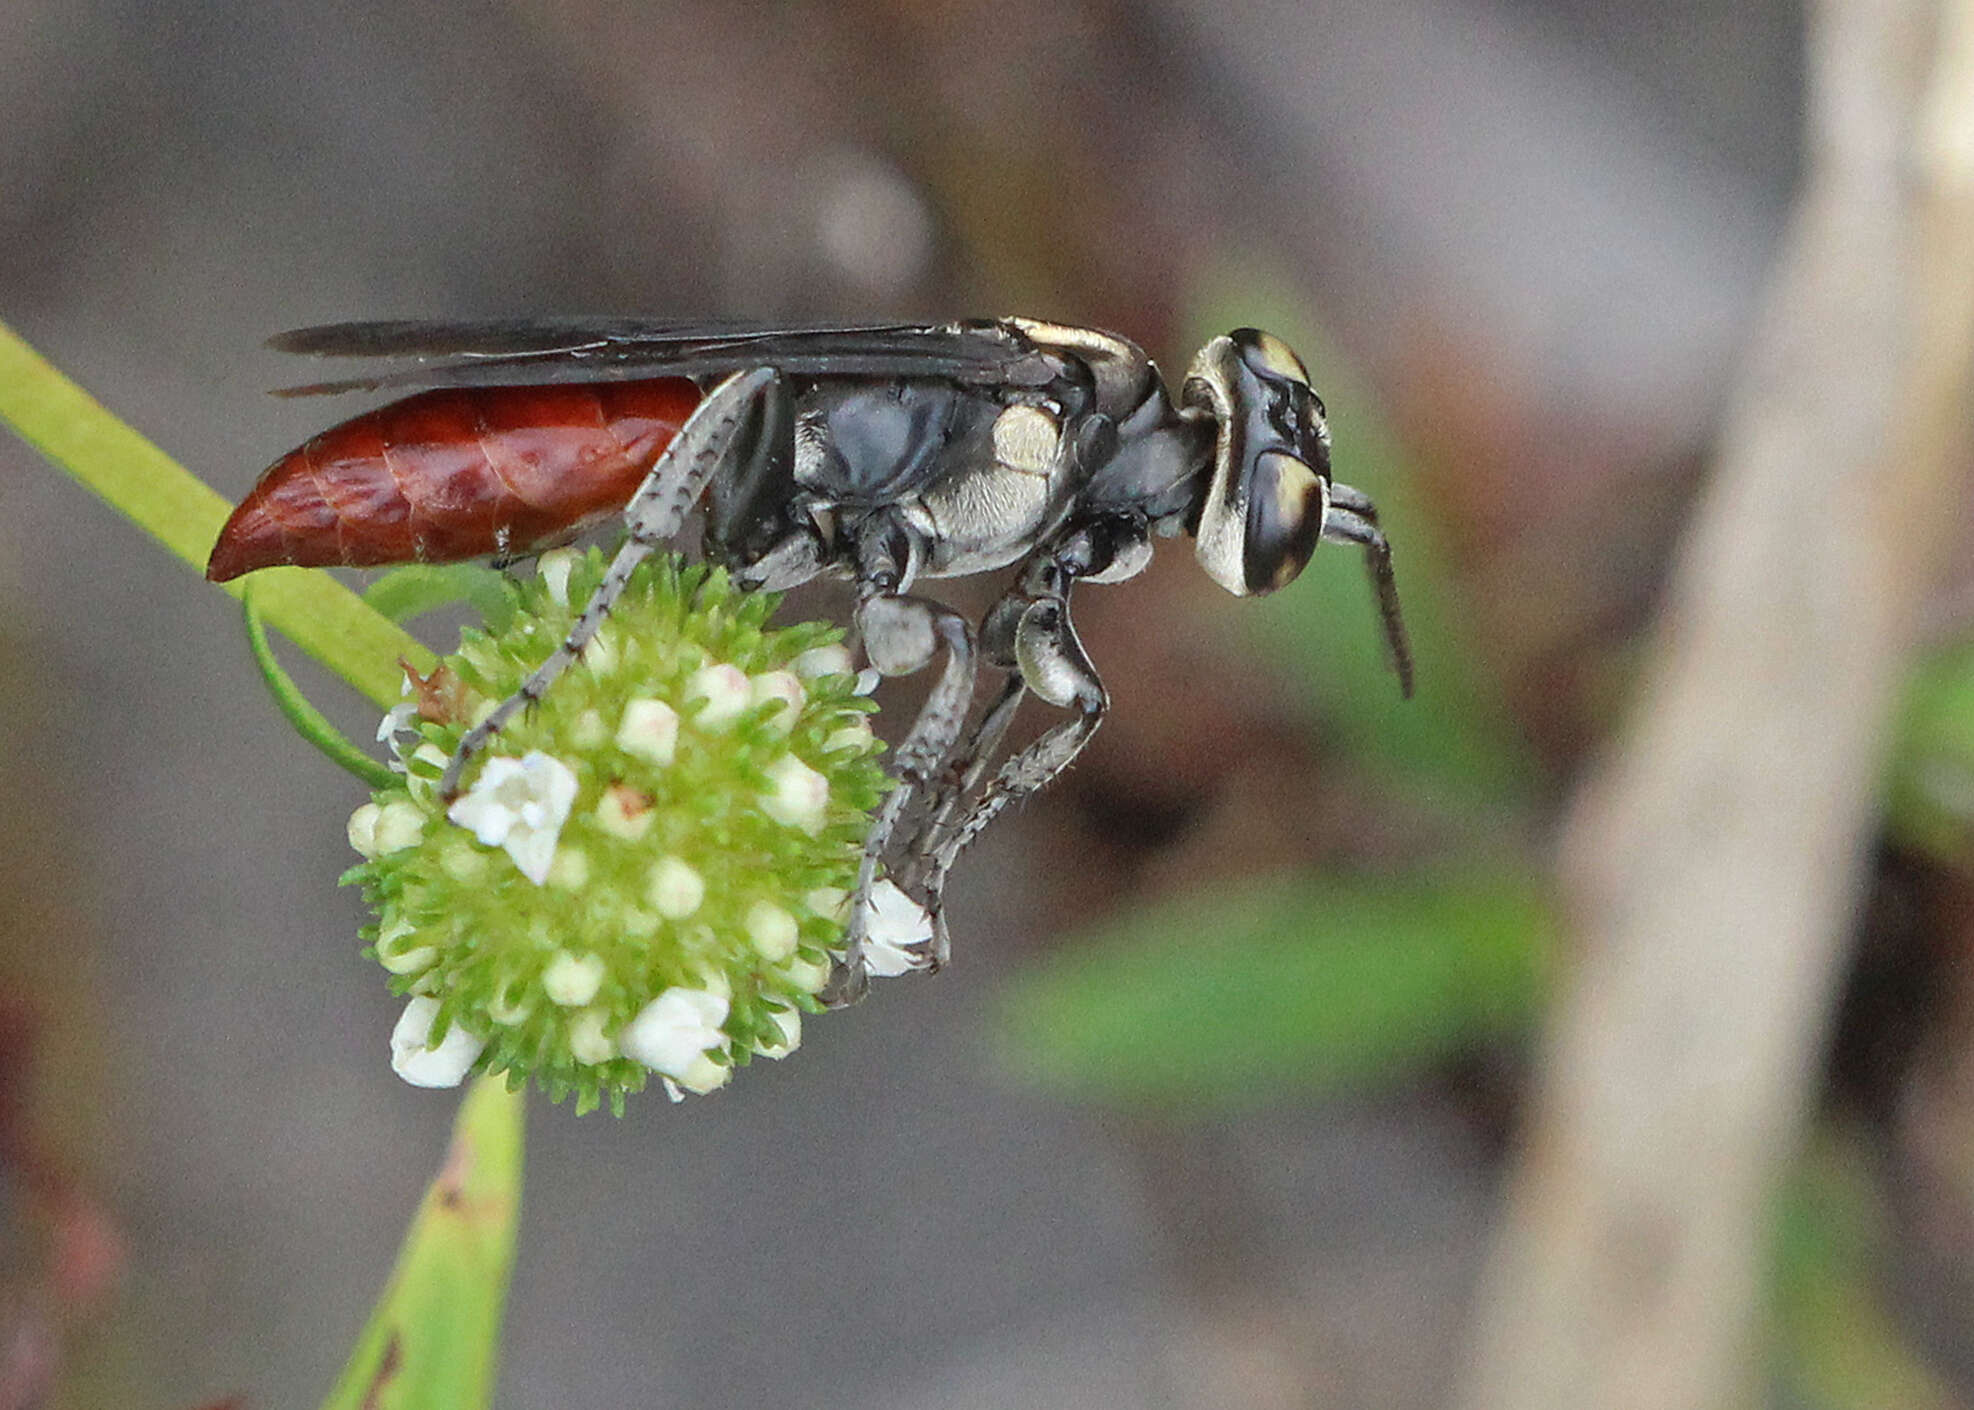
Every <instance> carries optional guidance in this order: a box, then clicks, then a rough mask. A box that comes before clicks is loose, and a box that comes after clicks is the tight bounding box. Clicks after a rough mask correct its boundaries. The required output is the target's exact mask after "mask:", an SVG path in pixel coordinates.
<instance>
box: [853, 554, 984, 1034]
mask: <svg viewBox="0 0 1974 1410" xmlns="http://www.w3.org/2000/svg"><path fill="white" fill-rule="evenodd" d="M875 541H876V540H875V539H873V540H872V541H871V542H875ZM904 547H905V552H904V553H897V552H896V551H895V550H894V548H893V546H892V545H891V544H890V543H888V542H887V543H884V544H882V546H880V547H879V548H877V549H876V550H875V551H872V550H871V549H869V548H868V547H867V546H866V547H864V548H862V549H860V552H859V574H860V586H859V588H858V601H857V612H856V628H857V632H858V635H859V636H860V637H861V638H862V640H863V644H864V652H865V654H866V655H867V656H868V657H869V659H870V662H871V664H872V665H873V666H875V667H876V668H877V669H878V671H880V672H881V673H882V674H884V675H887V676H901V675H910V674H912V673H914V672H916V671H921V670H923V669H925V667H926V666H928V665H930V664H931V662H932V658H933V656H935V655H936V654H937V653H938V651H939V648H940V647H941V646H942V645H943V646H944V647H945V649H946V669H945V670H944V671H943V672H941V673H940V677H939V680H938V682H937V683H936V684H934V686H933V687H932V690H931V692H930V693H929V694H928V695H927V696H926V699H925V704H924V705H923V706H921V707H920V709H919V713H918V718H917V719H915V720H914V721H913V722H912V727H911V729H910V731H909V732H907V734H906V735H905V738H904V739H903V741H901V742H900V743H899V745H898V747H897V749H896V750H895V751H893V753H892V756H891V770H892V772H893V774H894V775H895V776H896V778H897V780H898V781H897V785H896V787H894V788H893V789H892V790H891V792H890V793H889V794H887V795H886V797H885V799H884V806H883V807H882V808H880V809H879V810H878V814H877V817H876V818H875V819H873V820H872V823H871V827H870V831H869V832H868V833H867V834H866V835H865V838H864V849H863V860H862V862H861V863H860V865H859V866H858V869H857V889H856V892H855V894H854V895H853V896H852V897H851V900H850V922H849V926H848V929H847V931H846V934H845V937H844V949H843V958H842V959H841V960H839V961H838V962H837V964H836V965H835V967H834V970H833V972H832V973H831V975H830V980H829V984H828V985H827V986H826V987H825V989H824V990H823V995H822V999H823V1002H824V1003H826V1004H829V1005H832V1006H839V1005H843V1004H849V1003H854V1002H856V1001H857V1000H858V999H860V998H862V997H863V996H864V993H865V992H866V991H867V990H868V989H869V987H870V978H869V974H868V972H867V970H866V967H865V959H864V940H865V935H866V932H867V928H868V926H869V923H870V904H871V893H872V890H873V889H874V888H875V886H876V885H877V868H878V863H879V861H880V860H881V858H882V857H883V855H884V852H885V848H886V847H887V845H888V844H889V842H890V839H891V834H892V832H893V831H894V830H895V829H896V828H897V825H898V820H899V818H900V817H902V816H903V815H904V812H905V809H906V807H907V806H908V805H909V804H910V802H911V800H912V796H913V795H914V794H915V793H916V792H917V791H918V790H920V789H922V788H924V787H925V786H926V785H927V784H929V783H930V782H931V780H932V779H934V778H935V777H936V776H937V775H938V773H939V770H940V768H941V767H942V766H943V765H944V764H945V762H946V757H947V755H949V754H951V753H952V750H953V745H954V743H955V742H956V741H957V740H958V739H959V735H960V729H961V727H962V726H963V725H964V724H965V723H966V713H967V707H968V706H969V705H971V704H972V702H973V689H974V679H975V672H976V660H975V654H974V644H973V629H972V627H970V626H969V625H968V624H967V620H966V618H964V617H962V616H960V614H959V613H957V612H955V611H953V610H952V609H951V608H949V607H945V606H942V605H941V604H939V603H937V602H934V601H932V600H931V599H929V598H924V597H914V596H910V595H908V594H905V593H901V592H899V591H897V590H896V589H897V585H898V584H899V583H901V582H904V581H907V580H909V577H910V574H909V572H908V571H906V567H905V564H904V561H903V559H904V558H905V557H907V556H908V555H909V553H910V546H909V543H908V542H907V543H906V544H905V545H904Z"/></svg>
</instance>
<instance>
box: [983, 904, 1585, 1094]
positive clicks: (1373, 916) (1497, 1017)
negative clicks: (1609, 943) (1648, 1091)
mask: <svg viewBox="0 0 1974 1410" xmlns="http://www.w3.org/2000/svg"><path fill="white" fill-rule="evenodd" d="M1551 932H1552V923H1551V920H1550V917H1549V913H1548V909H1547V905H1546V902H1545V901H1544V899H1543V897H1542V895H1541V893H1540V891H1539V890H1538V889H1537V888H1536V886H1535V885H1534V884H1533V883H1531V882H1529V881H1526V880H1521V879H1517V878H1514V877H1509V876H1504V875H1501V874H1498V873H1490V874H1487V875H1480V876H1472V875H1466V876H1454V877H1445V878H1425V879H1412V880H1406V881H1401V882H1392V881H1379V882H1369V881H1345V880H1336V879H1327V878H1326V879H1316V878H1308V877H1293V878H1287V879H1278V880H1274V881H1249V882H1242V883H1240V884H1239V885H1236V886H1230V887H1227V888H1224V889H1222V890H1220V891H1218V892H1214V893H1207V894H1198V895H1194V896H1191V897H1188V898H1186V899H1185V900H1183V901H1180V902H1176V903H1174V904H1172V905H1169V906H1164V907H1160V908H1157V909H1152V910H1146V911H1144V912H1141V913H1138V914H1136V915H1131V916H1126V917H1124V918H1123V919H1121V920H1119V921H1117V922H1115V923H1114V924H1112V925H1110V926H1108V927H1106V928H1105V929H1104V930H1103V931H1101V932H1100V933H1098V934H1097V935H1096V936H1094V937H1092V938H1090V939H1088V940H1086V941H1082V942H1072V943H1070V944H1068V945H1066V946H1065V947H1064V949H1063V950H1062V951H1060V952H1059V953H1058V954H1057V955H1056V956H1055V957H1054V958H1052V959H1050V960H1049V961H1048V962H1046V963H1045V964H1043V965H1041V966H1039V967H1038V968H1037V969H1035V970H1033V971H1031V972H1030V973H1029V974H1027V975H1025V976H1024V977H1022V978H1021V979H1019V980H1017V981H1016V982H1015V983H1014V984H1013V985H1011V986H1010V992H1009V993H1008V995H1007V996H1006V1001H1005V1004H1004V1019H1003V1022H1002V1025H1001V1028H1002V1036H1003V1039H1004V1047H1005V1050H1006V1053H1007V1057H1008V1062H1009V1064H1010V1066H1012V1067H1013V1068H1015V1069H1016V1070H1017V1071H1019V1072H1021V1073H1023V1074H1025V1075H1026V1076H1028V1077H1030V1078H1032V1079H1034V1080H1036V1081H1038V1082H1040V1083H1042V1084H1043V1085H1045V1086H1048V1087H1050V1088H1052V1089H1053V1090H1055V1091H1057V1092H1059V1093H1062V1094H1064V1095H1068V1096H1073V1097H1078V1098H1082V1099H1085V1100H1092V1101H1100V1102H1105V1103H1108V1104H1112V1105H1116V1106H1121V1107H1129V1108H1137V1109H1144V1108H1152V1107H1155V1108H1157V1109H1158V1110H1159V1111H1160V1112H1161V1113H1163V1114H1165V1115H1167V1116H1171V1115H1173V1114H1174V1113H1178V1112H1186V1111H1188V1110H1189V1109H1190V1112H1191V1114H1195V1115H1202V1116H1205V1115H1212V1114H1215V1113H1217V1112H1219V1111H1221V1110H1224V1109H1226V1108H1228V1107H1235V1106H1242V1105H1248V1104H1251V1103H1255V1102H1259V1101H1263V1100H1266V1099H1269V1098H1271V1097H1274V1096H1278V1095H1282V1094H1285V1093H1287V1094H1302V1095H1307V1094H1311V1093H1319V1094H1320V1093H1328V1092H1334V1091H1338V1090H1344V1089H1350V1088H1357V1087H1363V1086H1367V1085H1372V1084H1377V1083H1390V1082H1394V1081H1398V1080H1401V1079H1403V1078H1404V1077H1406V1076H1409V1075H1413V1074H1416V1073H1418V1072H1419V1071H1421V1070H1423V1069H1424V1068H1426V1067H1428V1066H1430V1065H1431V1064H1433V1063H1435V1062H1439V1061H1442V1060H1444V1059H1446V1058H1447V1057H1449V1056H1452V1055H1454V1054H1457V1053H1459V1052H1461V1051H1462V1050H1464V1049H1466V1048H1468V1047H1469V1046H1471V1045H1473V1044H1474V1043H1477V1042H1481V1041H1483V1040H1487V1039H1492V1038H1500V1037H1511V1036H1519V1035H1521V1034H1522V1033H1524V1032H1525V1031H1527V1029H1528V1028H1529V1027H1530V1025H1531V1024H1532V1022H1533V1020H1534V1018H1535V1016H1536V1013H1537V1011H1538V1007H1539V1004H1540V1002H1541V998H1542V993H1543V988H1544V979H1545V976H1546V973H1547V969H1548V953H1549V937H1550V935H1551Z"/></svg>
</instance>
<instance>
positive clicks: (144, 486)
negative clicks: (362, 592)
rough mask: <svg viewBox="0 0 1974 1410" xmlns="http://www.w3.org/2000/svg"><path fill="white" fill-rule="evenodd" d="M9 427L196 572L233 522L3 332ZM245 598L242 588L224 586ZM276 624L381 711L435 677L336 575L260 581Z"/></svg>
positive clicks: (419, 653) (221, 504) (420, 653)
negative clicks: (409, 687) (405, 686)
mask: <svg viewBox="0 0 1974 1410" xmlns="http://www.w3.org/2000/svg"><path fill="white" fill-rule="evenodd" d="M0 420H5V421H7V422H9V423H11V424H12V426H13V428H14V430H15V431H17V432H18V433H19V434H20V436H21V438H22V439H23V440H25V441H26V442H27V443H28V444H29V445H32V446H34V447H35V448H36V449H37V450H39V451H40V452H41V453H42V454H43V455H45V456H47V457H48V459H49V460H51V461H53V462H54V463H55V464H56V465H57V466H59V467H61V468H62V469H64V470H66V471H68V473H69V474H71V475H73V476H74V477H75V478H76V479H77V480H79V481H81V482H82V484H83V485H85V486H86V487H88V488H89V489H91V490H94V491H95V492H96V493H97V494H98V495H101V496H102V497H103V498H104V499H105V500H107V501H108V502H109V504H110V505H111V507H112V508H114V509H116V510H117V511H118V512H120V513H122V514H123V515H125V516H126V517H128V518H129V519H130V520H131V522H133V523H135V524H136V525H137V527H139V528H140V529H143V530H144V531H145V532H146V533H148V534H150V535H151V537H152V538H154V539H156V540H157V541H158V542H159V543H161V544H163V545H164V546H165V548H167V549H168V550H170V551H171V553H173V554H174V555H175V556H177V557H178V558H180V559H182V560H183V561H184V562H185V563H187V564H188V565H190V566H191V567H192V568H193V569H194V570H197V571H199V572H203V571H204V568H205V561H206V554H207V552H208V551H209V550H210V549H211V547H212V544H213V540H214V539H215V538H217V537H218V536H219V529H220V525H221V524H223V523H225V522H226V515H227V510H228V506H227V504H226V501H225V500H223V499H221V498H220V497H219V496H218V495H216V494H214V493H213V492H212V491H211V490H210V489H208V488H206V486H205V485H203V484H201V483H200V482H199V481H198V480H197V479H195V478H194V477H193V476H192V475H191V474H190V473H189V472H188V471H186V470H185V469H184V467H182V466H180V465H179V464H178V463H177V462H176V461H174V460H173V459H172V458H171V457H170V456H168V455H166V454H165V453H164V452H163V451H161V450H159V449H158V448H157V447H156V446H155V445H153V444H151V442H150V441H148V440H146V439H145V438H144V437H143V436H141V435H139V434H138V433H137V432H136V431H135V430H133V429H132V428H131V427H130V426H128V425H126V424H125V423H124V422H122V421H121V420H119V419H118V418H117V417H116V416H114V415H112V414H111V413H110V412H109V411H108V410H106V409H105V408H104V407H103V406H102V404H101V403H99V402H98V401H96V399H95V398H93V397H91V396H90V395H89V394H88V393H87V392H85V391H83V390H82V388H81V387H79V386H77V385H76V384H75V383H74V382H72V381H70V380H69V379H68V378H67V377H65V376H63V375H62V374H61V373H60V372H59V371H57V370H56V369H55V367H54V366H53V365H52V364H51V363H49V362H48V361H47V360H46V359H45V358H43V357H42V356H41V355H40V354H39V353H37V352H35V350H34V349H33V348H31V347H29V346H28V345H27V344H26V343H25V342H23V341H22V340H21V339H20V337H19V336H18V335H17V334H15V333H14V332H13V330H12V329H10V328H8V327H7V326H6V325H5V324H4V323H0ZM224 589H225V591H227V592H230V593H232V594H233V596H235V597H236V598H237V597H239V596H240V595H241V593H242V592H243V591H244V590H245V589H244V584H243V582H241V581H235V582H230V583H226V584H224ZM254 605H255V607H256V608H257V609H258V611H259V612H260V614H261V615H262V616H263V617H265V618H266V619H267V621H268V622H269V623H271V624H272V625H273V626H275V627H277V628H279V629H280V631H281V632H282V634H283V635H285V636H286V637H287V638H288V639H289V640H290V641H292V642H294V643H295V645H297V646H299V647H300V648H301V649H302V650H303V651H306V652H307V653H308V654H309V655H311V656H313V657H314V658H315V659H316V660H318V661H320V662H321V663H322V664H323V665H325V666H327V667H328V668H329V669H330V670H332V671H334V672H335V673H336V674H337V675H339V676H341V677H342V678H343V679H344V680H346V681H348V682H349V683H350V684H351V685H352V686H354V687H356V689H357V690H359V691H361V692H363V694H365V695H367V696H369V697H370V698H371V699H372V700H374V701H375V702H377V703H378V704H379V705H383V706H389V705H392V704H395V703H396V702H397V700H398V696H399V686H400V684H401V683H402V680H403V673H402V670H401V668H400V667H399V664H398V663H399V660H400V659H403V660H404V661H407V662H409V663H410V664H411V665H413V666H415V667H417V668H418V669H419V670H421V671H429V670H430V669H431V668H432V666H433V664H434V662H435V658H434V657H433V655H432V653H431V652H430V651H428V650H426V648H425V647H424V646H423V645H421V644H420V643H419V642H418V641H417V640H415V639H414V638H413V637H411V636H409V635H407V634H406V633H405V632H404V631H403V629H401V628H400V627H398V626H397V625H396V624H394V623H393V622H391V621H390V620H388V619H387V618H385V617H383V616H381V615H379V614H378V613H377V612H375V611H372V610H371V609H370V608H369V607H367V606H365V605H364V602H363V599H361V598H359V597H358V596H357V595H356V594H355V593H353V592H350V591H349V590H348V589H347V588H345V587H343V585H342V584H340V583H338V582H337V581H336V580H335V579H334V578H331V577H330V576H329V575H328V574H327V573H322V572H318V571H316V570H315V569H312V568H269V569H264V570H263V571H261V572H259V573H257V574H255V575H254Z"/></svg>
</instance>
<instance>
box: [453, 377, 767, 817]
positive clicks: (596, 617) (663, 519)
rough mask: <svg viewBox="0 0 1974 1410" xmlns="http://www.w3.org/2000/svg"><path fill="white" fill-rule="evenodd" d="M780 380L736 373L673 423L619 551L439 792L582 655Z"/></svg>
mask: <svg viewBox="0 0 1974 1410" xmlns="http://www.w3.org/2000/svg"><path fill="white" fill-rule="evenodd" d="M782 386H783V383H782V380H781V376H780V374H779V373H777V372H776V371H775V370H774V369H773V368H769V367H756V368H752V369H750V370H748V371H746V372H736V373H734V374H733V375H732V376H731V377H728V378H727V379H726V380H725V381H723V382H721V383H720V384H719V386H717V387H715V388H714V389H713V390H712V392H711V393H709V394H708V395H707V397H706V399H705V400H704V401H702V402H700V403H699V405H698V406H697V407H696V408H695V409H694V410H693V413H692V415H691V416H689V417H687V418H686V422H685V425H683V426H681V427H680V428H679V433H678V435H676V436H674V437H673V438H672V441H671V443H670V444H669V445H667V446H666V447H665V450H664V453H663V454H661V455H660V456H659V457H658V461H657V463H656V464H655V465H653V466H652V467H651V473H650V474H649V475H647V476H645V479H644V483H643V484H642V485H640V486H638V491H637V493H636V494H635V495H633V496H631V502H630V503H629V504H628V505H626V506H625V508H624V526H625V528H626V529H627V530H628V532H629V535H630V536H629V537H628V538H626V539H625V540H624V546H623V547H622V548H620V549H618V550H617V556H616V558H614V559H612V560H611V563H610V568H609V571H608V572H606V573H605V574H604V575H603V581H602V582H601V583H599V584H597V588H596V591H595V592H593V593H591V594H590V599H589V602H588V603H587V604H586V605H585V606H584V607H583V611H582V615H581V616H579V617H577V618H576V623H575V625H574V626H573V627H571V628H570V629H569V635H568V637H567V639H565V640H564V641H563V643H562V644H561V645H560V646H558V647H556V648H555V651H554V654H552V655H551V656H550V657H549V658H548V659H547V660H546V661H544V662H542V663H541V665H540V666H539V667H537V668H536V670H535V673H534V674H533V675H531V676H529V677H528V678H527V680H525V681H523V682H522V683H521V688H520V689H519V690H518V691H516V692H515V693H514V694H512V695H510V696H508V697H507V699H505V700H503V701H501V702H500V704H499V705H498V706H496V707H495V708H494V712H493V713H492V714H491V715H488V716H487V718H486V719H484V720H482V721H481V722H480V723H479V724H477V725H475V726H474V727H473V728H472V729H470V730H468V731H467V732H466V736H465V737H464V738H463V739H461V740H460V741H459V747H458V748H457V749H456V750H454V751H453V756H452V762H450V763H449V764H447V765H446V771H445V775H444V777H443V778H441V779H440V780H439V793H440V796H441V797H444V798H454V797H457V796H458V794H459V784H460V780H461V779H462V778H463V777H464V775H465V773H466V766H467V764H469V763H470V762H472V759H473V756H474V755H475V754H477V753H479V752H480V751H481V750H482V749H484V748H486V746H487V744H488V742H489V741H490V740H492V739H493V737H494V736H495V735H496V734H499V733H500V731H501V729H502V728H503V727H504V726H505V725H506V724H507V722H508V721H509V720H511V719H513V718H514V717H515V716H516V715H518V714H519V713H520V712H521V711H523V710H525V709H527V708H528V707H529V706H530V705H532V704H534V703H535V701H537V700H539V699H541V698H542V696H543V695H544V694H546V693H547V691H548V688H549V686H551V685H552V684H554V682H555V678H556V677H557V676H559V675H561V674H562V673H563V672H564V671H565V670H567V669H568V668H569V667H570V665H571V664H573V663H574V662H575V661H577V660H578V659H580V658H581V656H582V654H583V650H584V648H586V647H587V646H588V645H589V643H590V641H591V640H592V639H593V638H594V637H595V636H596V633H597V629H598V628H600V627H601V626H602V625H603V622H604V619H605V618H606V617H608V616H609V615H610V608H611V607H612V606H613V605H614V604H615V603H616V601H617V599H618V598H619V597H620V596H622V595H623V591H624V586H625V584H626V583H628V582H629V581H630V577H631V574H632V572H634V571H635V570H636V568H637V566H638V564H640V563H642V562H643V561H644V560H645V559H646V558H648V557H650V556H651V552H652V550H653V549H655V548H657V547H658V546H659V545H660V544H662V543H664V542H665V541H667V540H668V539H670V538H672V537H673V536H674V535H675V534H677V533H678V531H679V530H680V529H681V528H682V527H684V525H685V518H686V515H687V514H689V513H690V512H691V511H692V506H693V505H694V504H695V503H697V502H698V499H699V496H700V495H701V494H702V493H703V492H704V491H705V489H706V485H707V483H708V481H710V480H711V479H712V478H713V476H714V475H715V474H716V473H717V472H718V471H719V469H720V467H721V466H722V465H723V464H725V463H726V461H727V459H728V452H729V451H730V450H731V449H732V448H733V445H734V442H735V439H736V437H737V435H738V434H739V432H740V429H741V427H742V425H743V423H744V422H745V421H746V419H747V416H748V413H749V412H750V411H751V410H752V409H753V408H754V406H755V405H756V403H757V402H759V401H760V400H761V399H762V398H763V397H764V396H766V395H769V394H770V393H771V392H773V391H777V390H779V389H780V388H781V387H782ZM781 394H782V395H786V393H785V392H781Z"/></svg>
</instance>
